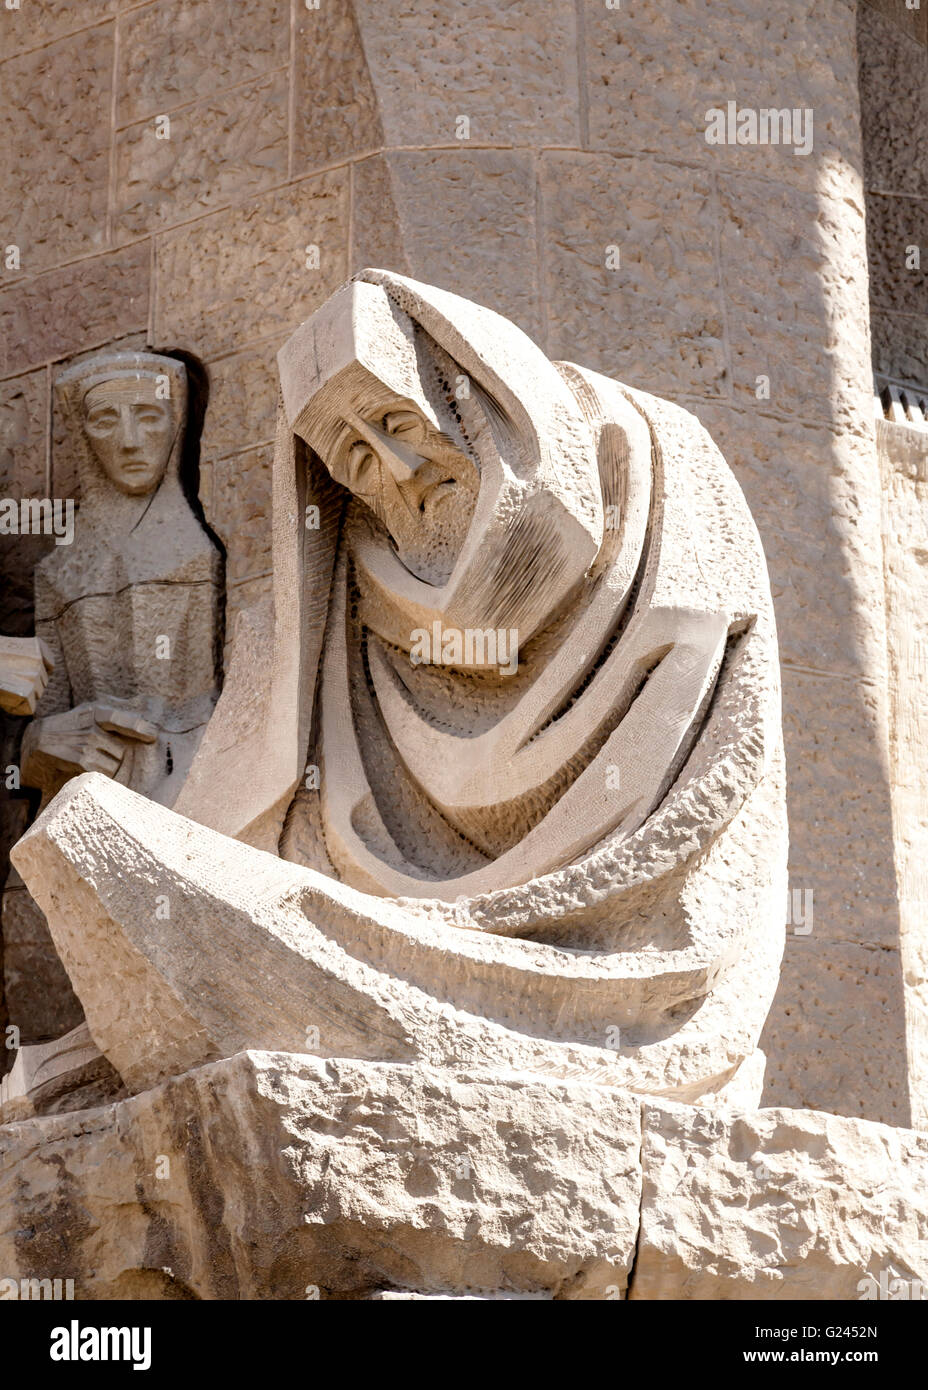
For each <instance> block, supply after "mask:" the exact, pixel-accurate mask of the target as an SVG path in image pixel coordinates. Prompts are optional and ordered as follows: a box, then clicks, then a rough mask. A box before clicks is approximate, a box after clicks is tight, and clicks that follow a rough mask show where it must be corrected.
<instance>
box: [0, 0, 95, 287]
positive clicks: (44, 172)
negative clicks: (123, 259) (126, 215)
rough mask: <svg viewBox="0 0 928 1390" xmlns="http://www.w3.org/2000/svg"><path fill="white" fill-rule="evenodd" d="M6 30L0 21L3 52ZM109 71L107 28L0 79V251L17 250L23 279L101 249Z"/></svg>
mask: <svg viewBox="0 0 928 1390" xmlns="http://www.w3.org/2000/svg"><path fill="white" fill-rule="evenodd" d="M26 8H28V5H27V6H26ZM12 18H14V19H15V12H14V14H13V16H12ZM10 24H11V14H10V13H9V12H6V11H4V12H3V14H2V17H0V44H2V42H3V33H4V30H5V29H6V28H7V27H8V26H9V25H10ZM112 70H113V26H112V25H102V26H100V27H98V28H94V29H88V30H86V31H85V32H84V33H81V34H75V35H73V36H72V37H69V38H66V39H62V40H60V41H59V42H58V43H54V44H52V45H51V46H50V47H47V48H40V49H37V50H35V51H34V52H30V53H25V54H23V55H21V56H20V57H18V58H12V59H10V61H9V62H6V63H4V64H3V66H2V69H0V150H2V151H3V154H2V166H0V167H2V175H0V178H2V183H3V190H4V193H3V204H4V205H3V210H2V211H0V244H2V245H3V246H7V245H9V244H10V243H14V244H15V245H17V246H18V247H19V248H20V256H21V260H22V271H23V272H24V273H25V274H29V275H35V274H36V273H37V272H39V271H42V270H45V269H46V268H48V267H49V266H52V265H55V264H57V263H59V262H61V261H70V260H73V259H74V258H75V257H77V256H81V255H86V254H88V253H90V252H93V251H99V250H101V249H102V248H103V247H104V246H105V245H106V215H107V187H108V181H109V145H110V133H109V124H110V107H111V103H112V94H111V80H112ZM9 274H10V272H9V271H5V272H4V278H5V279H6V278H8V277H9Z"/></svg>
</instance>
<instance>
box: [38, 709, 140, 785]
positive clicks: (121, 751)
mask: <svg viewBox="0 0 928 1390" xmlns="http://www.w3.org/2000/svg"><path fill="white" fill-rule="evenodd" d="M157 737H158V730H157V727H156V726H155V725H154V724H151V723H150V722H149V721H148V720H147V719H143V718H142V717H141V716H140V715H138V714H136V713H134V712H133V711H132V710H130V709H121V708H119V707H118V706H117V705H111V704H106V705H103V704H89V703H88V704H84V705H77V706H76V707H75V708H74V709H70V710H66V711H65V712H64V713H63V714H51V715H48V716H47V718H45V719H37V720H35V722H34V723H33V724H31V725H30V726H29V728H28V729H27V730H26V735H25V737H24V739H23V756H22V763H23V773H22V776H23V782H24V783H25V784H26V785H27V786H30V787H42V788H43V789H44V790H46V791H49V792H53V791H57V790H58V788H59V787H61V786H62V785H63V784H64V783H65V782H66V781H68V779H69V778H71V777H76V776H78V775H79V774H80V773H81V772H102V773H103V774H104V776H105V777H115V776H116V775H117V774H118V772H119V769H120V768H121V766H122V763H123V759H124V758H125V756H126V753H127V752H128V750H129V747H130V746H131V744H132V743H133V742H138V743H154V741H155V740H156V739H157Z"/></svg>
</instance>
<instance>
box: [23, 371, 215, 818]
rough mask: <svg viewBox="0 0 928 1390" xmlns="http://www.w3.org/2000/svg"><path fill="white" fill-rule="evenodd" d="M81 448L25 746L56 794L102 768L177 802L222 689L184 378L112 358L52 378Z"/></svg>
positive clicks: (211, 570) (41, 588)
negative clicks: (42, 685) (70, 530)
mask: <svg viewBox="0 0 928 1390" xmlns="http://www.w3.org/2000/svg"><path fill="white" fill-rule="evenodd" d="M56 389H57V394H58V400H59V403H60V406H61V408H62V410H63V411H64V413H65V416H66V419H67V421H68V423H69V425H70V428H71V430H72V432H73V436H74V441H75V445H76V447H77V451H78V458H79V466H80V482H81V509H80V516H79V520H78V526H77V535H76V541H75V544H74V545H72V546H62V547H58V548H56V549H55V551H54V552H53V553H52V554H51V555H49V556H48V557H47V558H46V559H45V560H43V561H42V562H41V563H40V564H39V565H38V567H37V569H36V577H35V599H36V632H37V634H38V635H39V637H40V638H41V639H42V640H43V641H44V642H45V643H46V645H47V646H48V648H49V650H50V652H51V655H52V659H53V661H54V673H53V675H52V677H51V680H50V682H49V685H48V689H47V690H46V692H45V695H44V697H43V699H42V701H41V702H40V704H39V707H38V710H37V712H36V718H35V720H34V721H33V723H32V724H31V726H30V727H29V729H28V730H27V732H26V735H25V737H24V741H23V780H24V781H25V782H26V784H27V785H31V786H36V787H40V788H41V789H42V791H43V794H44V799H45V800H46V801H47V800H48V799H50V797H51V796H53V795H54V794H55V792H56V791H57V790H59V788H60V787H61V786H62V785H63V784H64V782H65V781H66V780H67V779H68V778H69V777H73V776H75V775H76V774H77V773H80V772H85V771H90V770H93V771H98V772H102V773H103V774H104V775H106V776H111V777H113V778H115V779H116V780H117V781H120V782H122V783H123V784H124V785H127V786H131V787H133V788H134V789H135V790H137V791H139V792H142V793H144V794H145V795H146V796H151V797H153V798H154V799H155V800H156V801H160V802H162V803H163V804H164V805H168V806H170V805H172V804H173V801H174V800H175V798H176V796H177V793H178V791H179V789H180V787H181V786H182V784H183V780H184V776H185V775H186V772H187V770H188V768H189V766H190V764H191V762H192V759H193V756H194V754H195V752H196V749H197V746H198V744H199V741H200V739H201V737H202V735H203V731H204V730H205V728H206V725H207V722H208V720H209V717H210V715H211V713H212V710H213V706H214V704H215V702H216V698H217V695H218V669H219V668H218V647H217V642H218V638H219V611H220V602H221V596H222V564H221V556H220V554H219V552H218V550H217V548H216V546H215V545H214V544H213V542H212V541H211V539H210V537H209V536H208V535H207V533H206V531H205V530H204V528H203V526H202V525H201V523H200V521H199V519H198V518H197V516H196V515H195V514H194V512H193V510H192V508H191V505H190V502H189V501H188V499H187V497H186V496H185V494H184V490H183V485H182V480H181V476H180V466H181V458H182V451H183V444H184V434H185V428H186V422H187V391H188V384H187V373H186V369H185V366H184V364H183V363H182V362H180V361H178V360H177V359H175V358H173V357H166V356H162V355H160V354H157V353H142V352H106V353H101V354H99V355H97V356H95V357H91V358H89V359H87V360H85V361H82V362H79V363H78V364H76V365H75V366H73V367H70V368H69V369H67V370H66V371H65V372H63V373H62V374H61V376H60V377H59V378H58V380H57V383H56Z"/></svg>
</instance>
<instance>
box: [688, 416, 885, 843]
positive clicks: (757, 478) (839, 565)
mask: <svg viewBox="0 0 928 1390" xmlns="http://www.w3.org/2000/svg"><path fill="white" fill-rule="evenodd" d="M771 404H772V405H773V407H774V408H775V407H776V402H775V401H774V402H772V403H771ZM687 405H688V407H689V409H691V410H693V411H694V413H695V414H696V415H698V416H699V419H700V420H701V421H702V423H703V424H704V425H705V427H706V429H707V430H708V431H709V433H710V434H711V435H712V438H713V439H714V440H715V442H716V443H717V444H718V446H719V448H720V449H721V451H722V453H723V454H724V456H725V458H726V460H727V461H728V463H729V464H730V466H731V469H732V472H733V473H734V475H735V477H736V478H737V479H738V482H739V484H740V485H741V488H742V489H743V491H744V495H745V497H746V499H747V502H748V506H749V507H750V509H751V514H752V516H753V517H754V519H755V521H756V522H757V527H758V530H759V531H760V535H761V540H762V541H763V543H764V554H765V555H766V558H767V568H768V570H769V572H770V588H771V592H772V594H773V601H774V607H775V610H776V615H777V633H778V636H779V643H780V658H781V661H782V662H783V664H784V665H787V666H798V667H801V668H804V669H806V670H809V671H815V672H821V673H823V674H824V673H834V674H836V675H840V676H843V677H847V678H850V679H856V678H857V672H858V664H859V660H860V643H861V638H862V636H863V633H864V631H865V629H866V628H867V627H868V626H873V627H875V626H877V625H878V624H879V623H880V622H881V621H882V611H883V593H882V588H883V585H882V575H881V565H880V557H879V552H878V535H877V519H878V514H877V509H878V506H879V497H878V495H877V489H876V488H875V486H874V485H873V481H872V447H871V445H870V444H869V442H868V441H865V440H863V439H860V438H858V437H857V436H855V435H851V434H843V435H836V434H833V433H832V432H831V431H829V430H826V429H819V428H817V427H816V426H814V425H812V424H809V425H806V424H804V423H800V422H796V421H792V420H789V421H788V420H784V419H778V418H776V416H774V415H770V414H766V413H765V412H766V411H767V410H768V409H769V408H770V407H769V406H768V405H767V403H766V402H762V401H756V402H755V403H754V405H753V406H749V407H747V408H743V407H739V406H729V405H722V404H717V403H715V402H713V401H704V400H703V401H700V400H692V399H691V400H689V401H688V402H687ZM862 530H864V533H865V534H867V532H869V534H867V539H866V540H863V539H862V537H861V532H862ZM864 579H866V580H867V581H868V582H867V585H866V590H865V589H864V584H863V581H864ZM805 688H806V687H803V689H805ZM813 708H814V703H813ZM874 848H876V847H874Z"/></svg>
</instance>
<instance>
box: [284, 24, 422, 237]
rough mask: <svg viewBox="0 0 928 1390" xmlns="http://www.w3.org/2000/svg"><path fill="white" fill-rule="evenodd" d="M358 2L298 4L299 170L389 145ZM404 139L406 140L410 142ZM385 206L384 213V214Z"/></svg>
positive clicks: (296, 160) (296, 164)
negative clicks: (312, 5)
mask: <svg viewBox="0 0 928 1390" xmlns="http://www.w3.org/2000/svg"><path fill="white" fill-rule="evenodd" d="M356 8H357V7H356V6H355V5H354V4H353V3H352V0H326V3H325V4H324V5H320V6H319V7H318V8H317V9H308V8H307V7H306V6H305V5H300V4H297V5H296V6H295V14H296V23H295V25H294V30H293V42H294V69H293V106H294V112H293V116H294V129H293V172H294V174H296V175H297V176H299V175H300V174H307V173H311V172H312V171H313V170H315V169H320V168H322V167H324V166H325V165H328V164H341V163H343V162H344V161H345V160H346V159H348V158H350V157H351V156H353V155H358V154H364V153H367V152H368V151H370V150H376V149H380V148H381V147H382V145H383V143H384V137H383V125H382V122H381V117H380V104H379V102H378V99H377V93H376V92H375V90H374V86H373V83H372V82H371V76H370V71H369V68H368V62H367V58H366V55H365V51H364V47H363V45H362V42H361V35H360V32H359V29H358V22H357V18H356V15H355V10H356ZM403 143H406V142H405V141H404V142H403ZM382 213H383V209H380V210H379V212H378V216H381V215H382Z"/></svg>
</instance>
